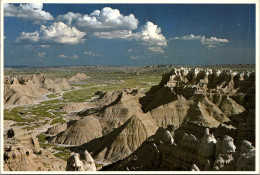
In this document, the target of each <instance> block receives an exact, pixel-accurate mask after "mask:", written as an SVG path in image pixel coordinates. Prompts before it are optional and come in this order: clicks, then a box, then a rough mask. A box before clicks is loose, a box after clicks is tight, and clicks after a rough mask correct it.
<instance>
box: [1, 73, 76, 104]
mask: <svg viewBox="0 0 260 175" xmlns="http://www.w3.org/2000/svg"><path fill="white" fill-rule="evenodd" d="M70 88H71V87H70V85H69V84H68V83H67V81H66V79H65V78H63V79H60V80H56V82H55V80H52V79H50V78H48V77H46V76H45V75H43V74H37V75H32V76H15V77H11V76H6V77H5V86H4V103H5V105H6V106H11V105H27V104H33V103H34V102H35V101H37V100H40V99H43V97H44V95H46V94H47V93H50V92H55V93H60V92H61V91H62V90H66V89H70Z"/></svg>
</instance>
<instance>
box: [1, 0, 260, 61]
mask: <svg viewBox="0 0 260 175" xmlns="http://www.w3.org/2000/svg"><path fill="white" fill-rule="evenodd" d="M4 14H5V17H4V36H5V39H4V63H5V65H6V66H7V65H8V66H19V65H25V66H62V65H131V66H135V65H138V66H139V65H150V64H183V65H210V64H244V63H247V64H254V63H255V5H252V4H251V5H250V4H243V5H239V4H212V5H206V4H196V5H194V4H161V5H160V4H5V5H4Z"/></svg>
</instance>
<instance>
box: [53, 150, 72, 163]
mask: <svg viewBox="0 0 260 175" xmlns="http://www.w3.org/2000/svg"><path fill="white" fill-rule="evenodd" d="M70 154H71V152H70V151H67V150H66V151H61V152H58V153H56V154H54V156H56V157H59V158H61V159H63V160H65V161H67V160H68V158H70Z"/></svg>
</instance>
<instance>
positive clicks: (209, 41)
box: [201, 36, 229, 45]
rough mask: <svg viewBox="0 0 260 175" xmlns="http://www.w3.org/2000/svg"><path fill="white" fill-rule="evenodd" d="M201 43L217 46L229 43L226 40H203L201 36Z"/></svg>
mask: <svg viewBox="0 0 260 175" xmlns="http://www.w3.org/2000/svg"><path fill="white" fill-rule="evenodd" d="M201 43H202V44H203V45H218V44H224V43H229V41H228V40H227V39H221V38H217V37H210V38H205V36H203V37H202V38H201Z"/></svg>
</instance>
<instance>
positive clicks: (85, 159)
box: [66, 150, 96, 171]
mask: <svg viewBox="0 0 260 175" xmlns="http://www.w3.org/2000/svg"><path fill="white" fill-rule="evenodd" d="M66 171H96V165H95V162H94V160H93V158H92V157H91V155H90V154H89V153H88V151H87V150H85V151H84V152H83V153H81V154H79V153H74V154H73V155H72V156H71V157H70V158H69V159H68V160H67V166H66Z"/></svg>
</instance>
